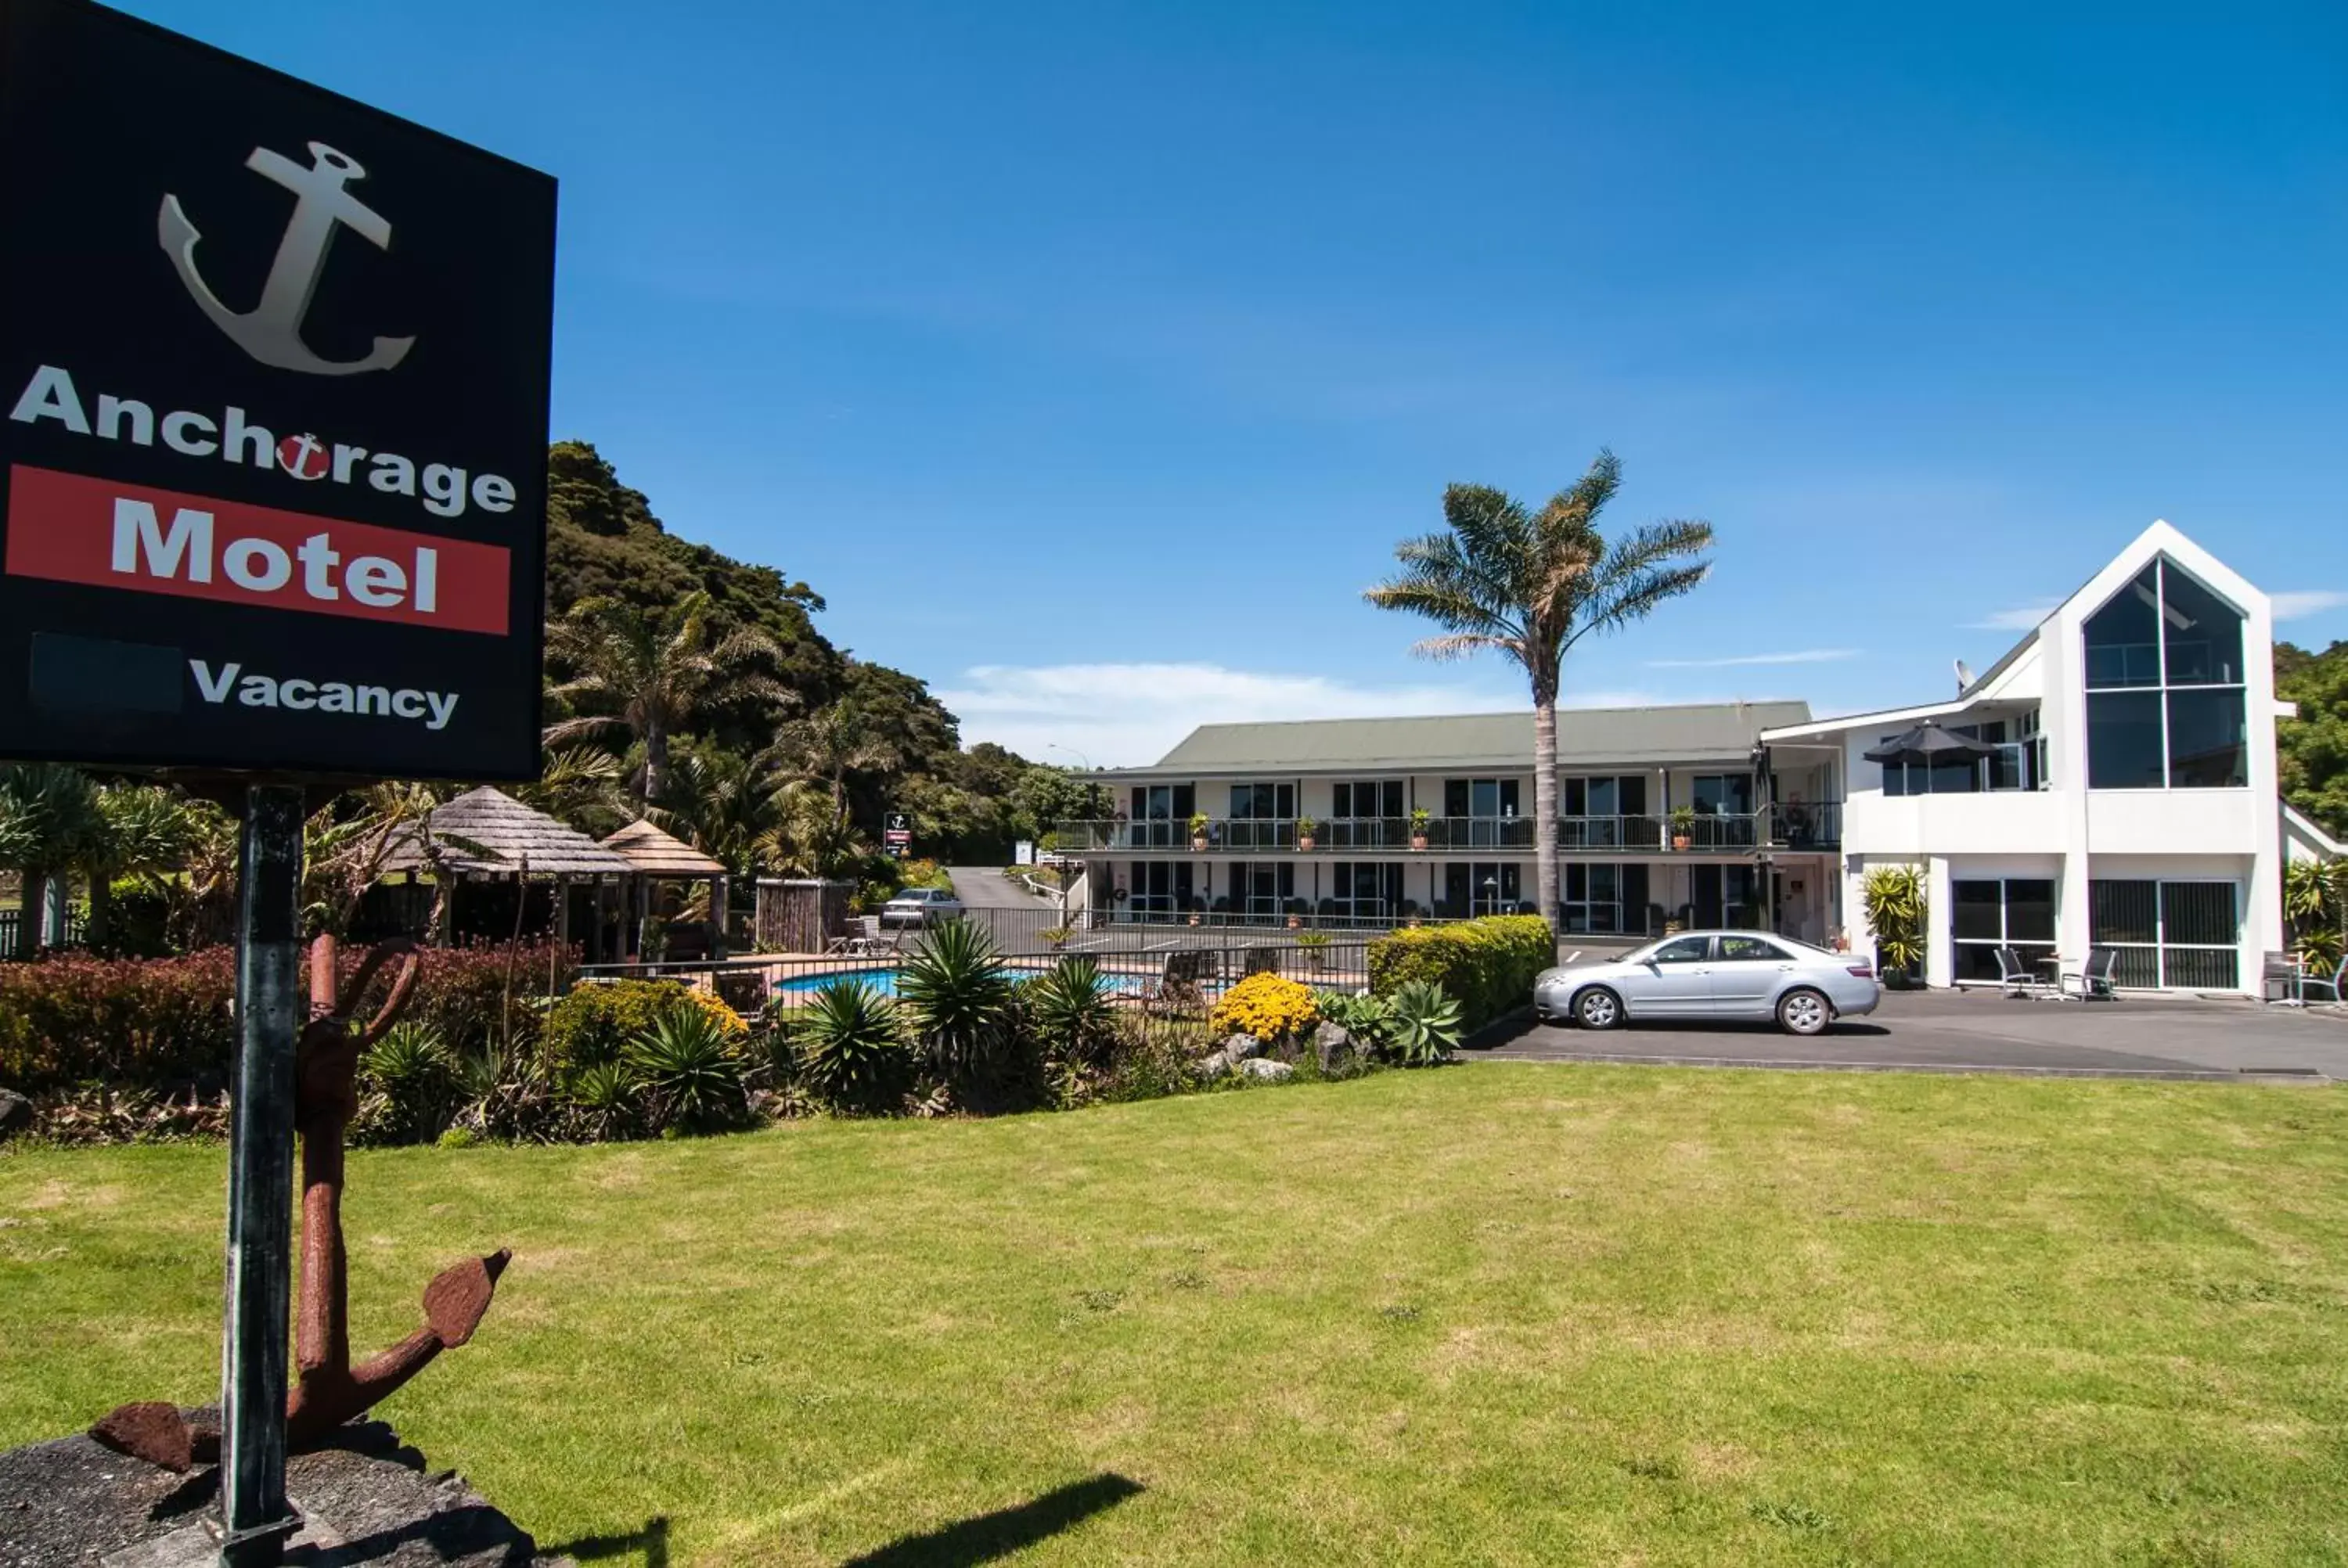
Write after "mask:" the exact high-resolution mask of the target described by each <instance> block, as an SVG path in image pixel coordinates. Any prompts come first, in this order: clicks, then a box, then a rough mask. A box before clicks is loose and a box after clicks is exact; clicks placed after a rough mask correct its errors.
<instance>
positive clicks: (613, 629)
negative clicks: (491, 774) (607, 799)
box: [546, 592, 793, 804]
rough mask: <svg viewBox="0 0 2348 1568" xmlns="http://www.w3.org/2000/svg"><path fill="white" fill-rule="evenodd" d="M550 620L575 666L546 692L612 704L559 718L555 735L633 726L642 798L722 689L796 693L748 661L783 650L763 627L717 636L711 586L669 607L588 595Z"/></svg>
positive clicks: (553, 636)
mask: <svg viewBox="0 0 2348 1568" xmlns="http://www.w3.org/2000/svg"><path fill="white" fill-rule="evenodd" d="M547 630H548V632H549V633H550V635H549V638H548V643H549V651H550V652H551V654H552V655H553V656H554V658H555V659H556V660H557V661H560V662H561V664H563V665H564V666H566V667H567V668H569V669H570V671H572V674H571V677H570V679H568V680H566V681H563V682H560V683H559V684H557V685H555V686H552V687H551V688H549V690H548V692H547V695H548V696H550V697H552V698H555V699H557V700H559V701H562V702H576V701H578V700H580V699H582V698H583V699H585V700H586V701H587V702H590V703H592V704H594V705H596V706H598V707H602V708H608V709H610V710H613V711H609V712H589V713H582V714H580V715H578V716H576V717H573V718H569V719H564V720H561V722H559V723H554V724H552V725H550V726H549V727H548V729H547V732H546V739H547V741H548V743H550V744H552V743H561V742H564V741H571V740H577V739H580V738H582V737H583V736H588V735H595V734H608V733H612V732H613V731H615V730H624V731H626V732H627V733H629V734H631V735H633V736H634V737H635V738H636V739H637V740H638V741H640V742H642V743H644V767H643V768H642V770H641V771H640V772H639V773H638V774H637V776H636V779H635V780H634V784H635V788H634V794H635V798H636V801H637V803H638V804H643V803H644V802H645V801H647V800H652V799H655V798H657V797H658V796H659V794H660V793H661V790H662V787H663V786H664V784H665V783H666V775H667V774H668V749H669V738H670V737H671V736H672V735H675V734H676V733H678V732H680V731H682V730H684V729H685V727H686V726H687V725H689V724H690V723H692V721H693V719H694V717H695V714H696V713H698V712H701V710H702V709H703V707H704V706H705V704H707V703H709V702H712V701H713V700H714V699H715V698H716V697H717V696H719V695H720V694H721V693H722V694H723V695H726V696H728V697H739V696H744V695H750V694H756V695H759V696H763V697H766V698H767V699H768V700H770V701H772V702H778V703H781V702H789V701H791V700H792V697H793V693H792V692H790V690H789V689H788V687H786V686H784V685H783V683H782V682H779V681H777V680H775V679H774V678H773V677H772V676H770V675H767V674H764V673H761V672H760V671H757V670H754V669H751V668H750V667H749V664H750V661H752V660H753V659H756V658H760V657H767V658H772V657H777V656H779V654H780V650H779V649H778V648H777V647H776V645H775V642H774V641H773V640H772V639H771V638H769V637H767V635H766V634H765V633H764V632H759V631H752V630H747V629H744V630H736V631H733V632H731V633H729V634H727V635H726V636H725V637H723V638H713V636H712V633H711V630H710V616H709V596H708V595H707V594H706V593H702V592H695V593H689V594H687V595H685V598H683V599H682V600H678V601H677V602H676V603H675V605H674V606H673V607H671V608H670V609H668V610H643V609H640V608H638V607H637V606H634V605H632V604H623V603H621V602H620V601H619V600H609V599H589V600H581V601H580V602H579V603H578V604H576V605H574V606H572V610H571V613H570V614H569V615H567V616H565V617H564V618H563V619H562V620H559V621H556V622H555V623H554V624H553V625H551V626H550V627H549V628H548V629H547Z"/></svg>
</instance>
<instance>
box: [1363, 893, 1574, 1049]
mask: <svg viewBox="0 0 2348 1568" xmlns="http://www.w3.org/2000/svg"><path fill="white" fill-rule="evenodd" d="M1556 962H1557V938H1556V937H1555V936H1554V935H1553V934H1552V933H1551V932H1550V927H1549V922H1548V921H1546V920H1544V919H1542V918H1541V917H1540V916H1538V915H1490V916H1487V917H1484V918H1482V919H1478V920H1462V921H1458V922H1457V923H1456V924H1453V925H1447V926H1414V927H1408V928H1406V929H1404V930H1400V931H1395V932H1392V933H1390V934H1388V935H1386V936H1384V937H1379V938H1375V940H1373V941H1372V942H1371V943H1370V989H1371V990H1372V991H1374V992H1375V993H1376V994H1377V995H1379V996H1382V997H1385V998H1387V999H1392V998H1393V997H1394V995H1395V992H1396V991H1398V990H1399V989H1401V988H1402V987H1403V986H1405V985H1406V984H1408V983H1409V982H1410V981H1412V980H1426V981H1427V982H1429V983H1430V984H1432V985H1435V986H1437V987H1438V988H1440V989H1442V990H1443V991H1444V993H1445V994H1446V995H1447V996H1449V997H1450V998H1451V999H1453V1000H1455V1001H1457V1003H1458V1004H1459V1009H1460V1027H1461V1028H1462V1029H1466V1030H1475V1029H1480V1028H1482V1027H1483V1026H1484V1025H1485V1024H1488V1023H1489V1022H1491V1021H1492V1020H1494V1019H1496V1018H1498V1017H1499V1016H1500V1015H1501V1014H1502V1013H1505V1012H1508V1011H1509V1010H1510V1009H1515V1008H1520V1007H1525V1006H1527V1005H1529V1003H1530V1002H1531V1001H1532V998H1533V981H1534V979H1536V978H1538V977H1539V976H1540V972H1541V971H1542V970H1543V969H1546V968H1550V967H1551V966H1553V965H1554V964H1555V963H1556Z"/></svg>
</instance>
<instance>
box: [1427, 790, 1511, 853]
mask: <svg viewBox="0 0 2348 1568" xmlns="http://www.w3.org/2000/svg"><path fill="white" fill-rule="evenodd" d="M1518 790H1519V781H1518V780H1516V779H1445V780H1444V781H1443V815H1446V816H1447V817H1451V818H1453V819H1454V825H1453V827H1452V830H1451V832H1452V839H1451V842H1452V843H1453V844H1455V845H1529V844H1531V843H1532V839H1531V837H1530V835H1529V834H1527V833H1525V832H1524V831H1522V830H1521V829H1520V828H1519V827H1518V825H1517V822H1518V801H1519V795H1518Z"/></svg>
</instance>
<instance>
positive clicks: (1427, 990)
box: [1386, 980, 1459, 1067]
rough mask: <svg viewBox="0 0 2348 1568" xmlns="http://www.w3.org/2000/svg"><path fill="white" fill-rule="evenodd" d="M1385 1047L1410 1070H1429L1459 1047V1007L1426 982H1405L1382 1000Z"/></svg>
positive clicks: (1438, 989)
mask: <svg viewBox="0 0 2348 1568" xmlns="http://www.w3.org/2000/svg"><path fill="white" fill-rule="evenodd" d="M1386 1005H1387V1009H1388V1023H1387V1026H1386V1030H1387V1032H1386V1045H1387V1048H1388V1049H1389V1050H1392V1051H1393V1052H1394V1054H1395V1057H1396V1058H1398V1059H1399V1060H1400V1061H1403V1062H1404V1063H1405V1064H1406V1065H1407V1066H1411V1067H1432V1066H1434V1065H1435V1064H1436V1063H1437V1062H1438V1061H1442V1060H1443V1059H1444V1058H1445V1057H1447V1056H1448V1055H1450V1054H1451V1052H1452V1050H1454V1049H1455V1048H1456V1047H1457V1045H1458V1044H1459V1004H1458V1003H1457V1002H1455V1001H1453V1000H1452V999H1450V998H1449V997H1447V996H1446V995H1444V994H1443V991H1442V990H1441V989H1440V988H1438V987H1437V986H1435V985H1433V984H1431V983H1429V982H1428V981H1426V980H1405V981H1404V982H1403V983H1402V984H1401V985H1399V986H1396V987H1395V993H1394V995H1393V996H1392V997H1390V998H1388V999H1386Z"/></svg>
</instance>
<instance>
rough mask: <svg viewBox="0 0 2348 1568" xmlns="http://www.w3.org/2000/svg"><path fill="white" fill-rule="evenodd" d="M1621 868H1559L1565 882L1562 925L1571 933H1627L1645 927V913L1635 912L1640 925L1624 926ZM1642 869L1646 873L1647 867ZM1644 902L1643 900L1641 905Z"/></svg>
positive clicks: (1582, 866)
mask: <svg viewBox="0 0 2348 1568" xmlns="http://www.w3.org/2000/svg"><path fill="white" fill-rule="evenodd" d="M1624 869H1625V867H1622V866H1590V865H1584V864H1581V863H1571V864H1568V865H1565V866H1559V867H1558V871H1559V873H1560V876H1563V878H1564V880H1565V886H1564V888H1563V889H1562V891H1563V893H1564V895H1565V897H1564V899H1563V903H1564V906H1565V907H1564V910H1563V911H1562V918H1561V920H1560V924H1561V925H1562V927H1564V928H1565V929H1566V930H1569V931H1597V932H1607V931H1627V930H1643V929H1644V928H1645V924H1644V922H1645V918H1646V911H1645V910H1644V909H1639V910H1636V911H1634V912H1632V914H1633V917H1635V918H1636V919H1637V920H1638V921H1639V922H1640V923H1639V924H1638V925H1635V926H1633V925H1628V924H1625V918H1626V916H1625V912H1624V910H1623V907H1622V905H1623V898H1624V887H1623V876H1622V873H1623V871H1624ZM1640 869H1642V870H1643V869H1644V867H1641V868H1640ZM1644 901H1645V900H1644V898H1643V897H1642V899H1641V902H1642V903H1643V902H1644Z"/></svg>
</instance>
